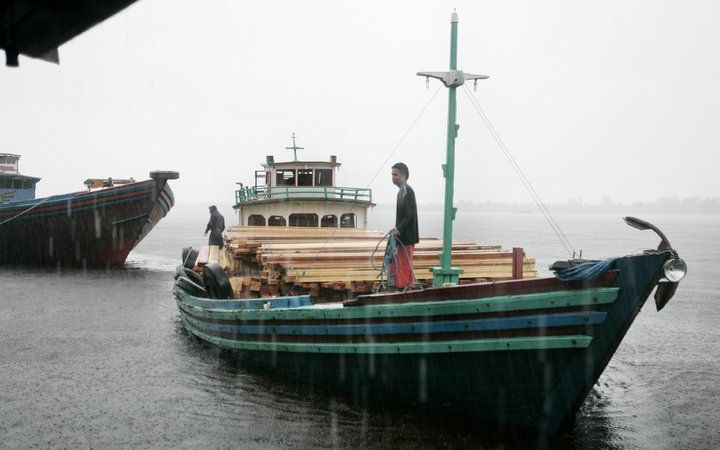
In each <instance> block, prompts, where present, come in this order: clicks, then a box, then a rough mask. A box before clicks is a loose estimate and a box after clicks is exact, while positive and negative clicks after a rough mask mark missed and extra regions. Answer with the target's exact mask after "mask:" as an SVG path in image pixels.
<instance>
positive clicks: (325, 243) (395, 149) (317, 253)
mask: <svg viewBox="0 0 720 450" xmlns="http://www.w3.org/2000/svg"><path fill="white" fill-rule="evenodd" d="M440 88H442V85H440V86H438V88H437V89H436V90H435V92H433V94H432V95H431V96H430V99H429V100H428V101H427V102H426V103H425V106H423V108H422V109H421V110H420V112H419V113H418V115H417V116H416V117H415V119H414V120H413V121H412V123H410V126H409V127H408V129H407V130H406V131H405V133H403V135H402V137H400V140H399V141H398V142H397V143H396V144H395V147H393V149H392V151H390V154H388V156H387V158H385V161H383V163H382V164H381V165H380V167H378V170H377V172H375V175H373V177H372V178H371V179H370V181H369V182H368V184H367V185H366V186H365V189H368V188H369V187H370V186H371V185H372V184H373V182H374V181H375V178H377V176H378V175H379V174H380V172H381V171H382V169H383V167H385V164H387V162H388V161H390V158H392V156H393V155H394V154H395V152H396V151H397V149H398V148H400V145H401V144H402V143H403V141H405V138H406V137H407V136H408V134H410V131H412V129H413V128H414V127H415V125H416V124H417V123H418V121H419V120H420V117H422V115H423V114H424V113H425V111H426V110H427V109H428V106H430V103H432V101H433V99H435V96H436V95H437V93H438V92H440ZM339 229H340V228H335V229H334V230H333V232H332V233H330V236H328V237H327V239H325V242H324V243H323V245H322V247H320V248H319V249H318V251H317V252H316V253H315V256H314V257H313V259H312V261H311V262H310V265H309V266H308V268H309V269H310V268H312V267H313V266H314V265H315V263H316V262H317V257H318V256H319V255H320V252H322V251H323V249H324V248H325V247H326V246H327V244H328V243H329V242H330V239H332V238H333V237H334V236H335V233H337V231H338V230H339ZM383 239H385V237H383ZM381 242H382V239H381ZM378 245H379V244H378ZM371 261H372V257H371ZM304 274H305V273H304V272H303V275H304ZM413 278H415V274H414V272H413ZM295 286H297V281H295V282H293V285H292V286H291V287H290V290H289V291H288V295H291V294H292V291H293V289H295Z"/></svg>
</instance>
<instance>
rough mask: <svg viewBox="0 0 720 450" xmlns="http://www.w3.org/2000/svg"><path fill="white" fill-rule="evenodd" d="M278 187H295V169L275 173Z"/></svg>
mask: <svg viewBox="0 0 720 450" xmlns="http://www.w3.org/2000/svg"><path fill="white" fill-rule="evenodd" d="M275 185H276V186H295V169H283V170H277V171H276V172H275Z"/></svg>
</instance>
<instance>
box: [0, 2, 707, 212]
mask: <svg viewBox="0 0 720 450" xmlns="http://www.w3.org/2000/svg"><path fill="white" fill-rule="evenodd" d="M453 7H457V10H458V13H459V14H460V28H459V30H460V31H459V37H460V45H459V58H458V59H459V68H460V69H462V70H464V71H466V72H471V73H482V74H487V75H490V76H491V78H490V79H489V80H485V81H481V82H480V83H479V85H478V90H477V92H476V93H475V95H476V96H477V98H478V100H479V101H480V103H481V104H482V105H483V108H484V109H485V111H486V112H487V114H488V116H489V117H490V119H491V120H492V121H493V122H494V125H495V127H496V129H497V130H498V131H499V133H500V135H501V136H502V137H503V139H504V140H505V143H506V144H507V145H508V147H509V148H510V150H511V151H512V152H513V153H514V155H515V158H516V159H517V161H518V162H519V163H520V165H521V166H522V167H523V169H524V171H525V173H526V175H527V176H528V178H529V179H530V180H531V181H532V182H533V184H534V186H535V188H536V190H537V191H538V192H539V193H540V195H541V196H542V197H543V199H544V200H545V201H546V202H550V203H552V202H563V201H566V200H567V199H569V198H570V197H577V196H581V197H582V199H583V201H584V202H588V203H596V202H599V201H600V198H601V197H602V196H603V195H607V196H609V197H611V198H612V199H613V200H615V201H622V202H630V201H652V200H654V199H656V198H658V197H662V196H679V197H692V196H700V197H716V196H720V182H719V181H718V176H717V171H718V166H720V156H718V146H719V144H720V127H718V123H720V101H719V100H720V82H718V80H720V27H718V26H717V24H718V23H720V3H718V2H715V1H693V2H681V1H672V2H669V1H662V2H661V1H604V2H593V3H590V2H577V1H569V0H568V1H553V2H548V1H505V2H487V1H482V2H478V1H453V2H446V1H432V2H430V1H423V2H420V1H412V2H411V1H407V2H374V1H363V2H352V3H350V2H337V1H317V2H298V1H295V2H291V1H282V2H281V1H271V2H245V1H242V2H241V1H229V0H226V1H210V0H208V1H197V0H196V1H181V0H140V1H139V2H138V3H137V4H135V5H133V6H131V7H130V8H128V9H127V10H125V11H123V12H121V13H120V14H118V15H117V16H115V17H113V18H111V19H110V20H108V21H106V22H105V23H103V24H101V25H99V26H97V27H95V28H93V29H92V30H90V31H89V32H86V33H85V34H83V35H81V36H80V37H78V38H76V39H75V40H73V41H71V42H69V43H68V44H66V45H65V46H63V47H61V48H60V60H61V65H60V66H55V65H52V64H48V63H44V62H39V61H34V60H31V59H27V58H22V59H21V61H20V68H19V69H11V68H6V67H1V68H0V99H1V100H0V123H2V126H1V128H0V129H1V130H2V143H1V144H0V151H7V152H11V153H20V154H22V155H23V158H22V160H21V170H22V172H23V173H26V174H29V175H34V176H39V177H42V178H43V181H42V182H41V183H40V185H39V195H50V194H57V193H62V192H68V191H73V190H78V189H80V188H81V187H82V184H81V183H82V181H83V180H84V179H85V178H89V177H104V176H114V177H126V176H134V177H136V178H145V177H147V173H148V172H149V171H151V170H153V169H165V170H178V171H180V172H181V179H180V180H178V181H177V182H175V183H174V185H173V188H174V190H175V193H176V198H177V200H178V201H204V200H209V201H218V202H219V201H230V200H232V198H233V191H234V189H235V185H234V181H243V182H245V183H248V182H251V181H252V174H253V171H254V170H255V169H257V168H259V167H258V166H259V164H260V163H261V162H262V161H264V158H265V155H266V154H274V155H275V157H276V160H284V159H287V158H289V156H290V154H289V152H287V151H286V150H284V147H285V146H286V145H289V143H290V140H289V137H290V134H291V133H292V132H293V131H295V132H296V133H297V135H298V136H299V138H300V139H299V144H300V145H302V146H304V147H306V148H307V150H305V151H304V152H303V153H301V155H302V156H303V157H305V158H308V159H318V158H319V159H326V158H327V157H328V156H329V155H330V154H336V155H338V158H339V159H340V161H341V162H342V163H343V166H342V168H341V172H340V183H339V184H340V185H343V186H360V187H363V186H366V185H367V184H368V182H369V181H370V179H371V178H372V176H373V175H374V174H375V172H376V171H377V170H378V168H380V165H381V164H382V162H383V161H384V160H385V158H386V157H387V156H388V154H389V153H390V152H391V151H392V149H393V148H394V146H395V144H396V143H397V142H398V140H399V139H400V137H401V136H402V135H403V134H404V133H405V131H406V130H407V129H408V127H409V125H410V123H411V122H412V121H413V120H414V119H415V117H416V116H417V114H418V113H419V111H420V110H421V109H422V107H423V106H424V105H425V103H426V102H427V101H428V99H429V98H430V97H431V95H432V93H433V92H434V91H435V89H436V87H437V82H434V83H432V82H431V87H430V90H426V89H425V80H424V79H423V78H419V77H416V76H415V72H417V71H419V70H447V67H448V52H449V29H450V25H449V16H450V12H451V11H452V9H453ZM469 87H470V88H471V89H472V85H471V84H470V85H469ZM446 116H447V90H446V89H444V88H443V90H441V91H440V93H438V95H437V97H435V99H434V100H433V102H432V103H431V105H430V106H429V108H428V109H427V111H426V113H425V114H424V115H423V117H422V118H421V119H420V121H419V122H418V123H417V125H416V126H415V128H414V129H413V131H412V132H411V133H410V135H409V136H408V137H407V139H405V141H404V142H403V144H402V145H401V146H400V147H399V148H398V150H397V152H396V153H395V155H394V156H393V157H392V159H391V161H390V163H389V164H386V165H385V166H384V167H383V168H382V172H381V174H380V176H379V177H378V178H377V179H376V181H375V182H374V183H373V185H372V186H371V187H372V188H373V189H374V196H375V200H376V201H378V202H391V201H393V200H394V194H395V193H394V187H393V186H392V185H391V183H390V180H389V166H390V165H391V163H392V162H395V161H399V160H402V161H404V162H406V163H407V164H408V165H409V166H410V171H411V177H410V184H411V185H413V187H414V188H415V190H416V192H417V196H418V201H419V202H420V203H429V202H440V201H441V200H442V186H443V184H442V183H443V181H442V178H441V170H440V165H441V164H442V162H443V159H444V152H445V130H446ZM458 123H459V124H460V135H459V139H458V141H457V152H458V153H457V164H458V168H457V183H456V199H458V200H460V199H466V200H478V201H485V200H491V201H508V202H512V201H519V202H526V201H529V200H530V197H529V196H528V194H527V193H526V192H525V190H524V188H523V187H522V185H521V184H520V182H519V181H518V179H517V177H516V176H515V174H514V173H513V172H512V169H511V168H510V165H509V164H508V163H507V162H506V161H505V159H504V157H503V156H502V153H501V152H500V151H499V150H498V148H497V146H496V144H495V143H494V142H493V141H492V139H491V137H490V134H489V133H488V131H487V130H486V128H485V126H484V125H483V124H482V122H481V121H480V118H479V117H478V116H477V114H476V113H475V111H474V110H473V109H472V108H471V107H470V104H469V102H468V100H467V98H466V97H465V94H464V93H463V92H462V91H459V92H458Z"/></svg>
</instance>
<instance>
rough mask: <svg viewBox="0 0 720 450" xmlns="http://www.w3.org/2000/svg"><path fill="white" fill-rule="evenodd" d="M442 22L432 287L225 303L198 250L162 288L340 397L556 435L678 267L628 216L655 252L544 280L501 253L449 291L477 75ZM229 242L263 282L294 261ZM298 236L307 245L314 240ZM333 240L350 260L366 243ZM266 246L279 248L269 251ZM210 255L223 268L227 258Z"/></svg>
mask: <svg viewBox="0 0 720 450" xmlns="http://www.w3.org/2000/svg"><path fill="white" fill-rule="evenodd" d="M451 22H452V25H451V32H452V34H451V36H452V38H451V70H450V71H449V72H425V73H419V74H420V75H422V76H426V77H433V78H439V79H441V80H442V81H443V83H444V84H445V86H446V87H448V88H449V89H450V102H449V104H450V107H449V120H448V153H447V155H448V156H447V164H446V165H445V167H444V174H445V178H446V180H445V181H446V197H445V200H446V201H445V215H444V218H445V220H444V229H443V239H442V241H441V244H442V250H441V252H440V264H439V266H438V267H432V268H430V270H431V273H432V278H433V280H432V282H433V286H432V287H429V288H425V289H421V290H415V291H409V292H398V293H384V292H380V293H375V294H362V295H356V296H355V297H353V298H351V299H348V300H345V301H336V302H330V303H318V302H317V301H316V300H317V298H316V297H315V296H314V295H313V296H311V295H282V294H287V293H292V291H293V290H294V289H295V288H296V285H297V280H295V279H293V280H288V281H292V287H291V289H290V291H289V292H285V291H284V290H283V291H282V292H278V293H279V294H280V295H278V296H274V297H273V296H271V294H273V293H272V292H271V293H267V292H266V293H264V295H263V293H262V292H255V294H260V295H255V297H260V298H247V297H249V296H247V297H246V298H241V299H235V298H233V297H235V295H234V293H233V288H234V286H233V285H231V281H230V279H229V278H228V276H227V273H226V271H225V270H224V269H223V268H222V267H221V265H220V264H217V263H214V262H210V259H212V258H209V257H208V255H207V254H206V255H205V256H204V261H202V262H203V263H206V264H205V265H204V266H203V267H202V276H200V275H198V273H197V272H195V271H193V270H192V267H193V266H195V256H197V253H193V252H185V253H187V254H189V255H191V256H190V257H185V256H184V266H181V267H179V268H178V272H177V275H176V284H175V287H174V290H173V292H174V295H175V298H176V301H177V305H178V308H179V312H180V317H181V319H182V323H183V325H184V326H185V328H186V329H187V330H188V331H189V332H190V333H192V334H193V335H195V336H197V337H198V338H200V339H202V340H203V341H206V342H208V343H210V344H213V345H215V346H218V347H220V348H223V349H227V350H232V351H234V352H235V354H236V356H237V357H238V358H239V359H240V360H241V361H242V362H243V363H245V364H247V365H250V366H255V367H258V368H260V369H262V370H264V371H267V372H270V373H274V374H277V375H279V376H280V377H282V378H285V379H293V380H299V381H301V382H303V383H309V384H313V385H316V386H319V387H321V388H326V389H332V390H337V391H341V392H349V393H352V394H353V396H354V398H356V399H361V401H365V400H368V401H371V402H373V403H374V404H376V405H378V406H379V407H381V408H389V407H395V406H394V405H397V404H400V405H413V406H421V407H424V408H428V409H430V410H438V411H447V412H451V413H454V414H461V415H463V416H466V417H468V418H470V419H471V420H470V421H469V422H468V423H474V421H475V420H480V421H486V420H489V421H494V422H501V423H506V424H511V425H517V426H523V427H530V428H534V429H538V430H541V431H542V432H545V433H550V434H552V433H556V432H557V431H558V430H560V429H562V428H563V426H565V425H568V424H570V423H572V421H573V419H574V417H575V414H576V413H577V411H578V409H579V408H580V406H581V404H582V403H583V401H584V399H585V398H586V396H587V394H588V393H589V391H590V389H591V388H592V386H593V385H594V384H595V382H596V381H597V380H598V378H599V377H600V375H601V373H602V372H603V370H604V368H605V367H606V366H607V364H608V362H609V361H610V359H611V358H612V356H613V354H614V353H615V350H616V349H617V348H618V346H619V345H620V342H621V341H622V339H623V337H624V336H625V334H626V333H627V331H628V329H629V328H630V326H631V325H632V323H633V321H634V319H635V317H636V316H637V314H638V313H639V312H640V310H641V308H642V306H643V304H644V302H645V301H646V299H647V298H648V296H649V295H650V293H651V292H652V291H653V290H654V289H656V292H655V302H656V305H657V309H658V310H660V309H661V308H662V307H664V306H665V304H666V303H667V302H668V301H669V300H670V298H671V297H672V296H673V294H674V292H675V290H676V288H677V286H678V283H679V281H680V280H681V279H682V278H683V277H684V275H685V273H686V271H687V267H686V265H685V263H684V262H683V261H682V260H681V259H680V258H679V257H678V254H677V252H676V251H674V250H673V249H672V247H671V246H670V243H669V242H668V240H667V238H666V237H665V236H664V235H663V234H662V232H660V230H658V229H657V228H656V227H654V226H653V225H652V224H649V223H647V222H645V221H642V220H640V219H635V218H632V217H627V218H625V221H626V222H627V223H628V224H629V225H631V226H633V227H635V228H638V229H641V230H647V229H650V230H653V231H655V232H656V233H657V234H658V235H659V236H660V238H661V243H660V246H659V247H658V248H657V249H656V250H646V251H644V252H643V253H641V254H634V255H630V256H624V257H618V258H611V259H608V260H604V261H583V260H576V259H574V258H573V259H571V260H567V261H558V262H557V263H555V264H553V266H552V267H551V269H552V270H553V271H555V276H553V277H543V278H537V277H535V276H534V274H533V277H532V278H524V277H522V267H523V265H524V263H525V260H524V257H522V252H513V253H515V257H513V258H512V260H511V261H512V263H511V264H512V267H513V270H512V272H511V273H512V274H514V275H515V276H511V277H503V278H504V279H499V280H495V281H491V282H478V281H479V280H472V281H471V282H470V283H469V284H464V285H463V284H462V279H461V275H462V274H463V269H464V267H463V265H462V264H458V265H457V267H453V266H452V265H451V258H454V257H455V256H457V259H458V261H462V258H461V256H460V255H461V253H462V251H456V252H454V253H453V252H452V251H451V250H453V243H452V239H451V237H452V221H453V218H454V208H453V204H452V200H453V197H452V191H453V171H454V144H455V136H456V133H457V125H456V124H455V89H456V88H457V87H459V86H462V84H463V83H464V81H465V80H473V79H475V80H477V79H483V78H486V77H484V76H481V75H470V74H464V73H463V72H461V71H458V70H457V69H456V39H457V15H456V14H453V17H452V21H451ZM288 192H289V191H288ZM261 195H264V194H261ZM243 198H245V197H243ZM233 233H238V230H233V231H231V232H230V233H229V234H230V235H231V236H229V243H230V244H231V245H230V253H231V254H232V255H234V256H235V257H237V254H238V253H240V254H241V255H243V256H242V258H246V257H247V258H249V259H250V260H253V259H255V260H257V259H258V258H259V259H260V260H261V261H265V262H267V264H268V266H263V267H262V269H263V270H267V271H268V273H267V274H264V276H268V277H269V276H270V274H269V271H271V270H272V264H273V263H274V262H278V261H284V260H285V259H286V258H289V259H290V260H293V264H294V263H295V262H296V261H295V257H294V256H292V255H293V254H295V255H301V254H302V253H303V248H302V245H303V244H302V243H301V244H298V243H294V244H289V245H294V246H295V247H292V248H290V247H288V244H282V242H280V241H277V240H275V241H272V242H269V243H268V241H267V236H266V235H259V236H254V235H252V233H250V234H249V235H247V236H244V237H242V238H238V236H237V235H233ZM375 238H377V236H375ZM309 239H310V240H311V242H310V244H309V245H318V242H320V243H321V244H322V242H323V241H322V239H321V240H320V241H312V238H309ZM325 244H327V241H326V242H325ZM265 245H268V247H267V248H265V250H263V248H264V247H263V246H265ZM298 245H300V247H298ZM323 245H324V244H323ZM333 245H337V247H336V248H338V249H342V251H343V252H346V253H351V252H353V251H355V250H356V249H357V247H359V248H363V247H364V246H366V245H367V244H366V243H362V242H361V243H360V244H358V245H357V246H354V245H348V243H345V242H341V241H337V242H334V243H333ZM274 246H279V247H280V248H281V249H283V250H282V251H281V252H280V256H278V255H277V254H274V253H273V251H272V250H273V248H274ZM313 251H317V250H313ZM206 253H208V252H206ZM215 253H216V255H217V254H218V251H217V249H216V251H215ZM220 254H221V255H222V253H220ZM311 254H312V252H311ZM288 255H290V256H288ZM303 258H304V259H310V261H313V260H316V259H313V257H312V256H303ZM303 258H297V259H303ZM348 258H350V257H348ZM215 259H216V260H222V265H223V266H224V267H226V268H227V267H230V266H231V264H230V263H228V260H227V258H218V257H216V258H215ZM350 259H351V258H350ZM333 264H337V262H336V261H334V260H330V261H329V262H327V268H330V269H332V267H333ZM230 270H232V269H230ZM336 270H338V271H340V270H341V266H340V265H337V266H336ZM518 271H519V272H520V274H521V275H520V276H519V277H518V276H517V272H518ZM303 273H307V270H305V269H303V270H300V271H299V273H294V274H292V275H288V273H287V272H285V273H284V274H281V276H282V277H284V276H294V277H297V276H301V275H302V274H303ZM323 275H324V276H327V274H326V273H323ZM508 278H515V279H508ZM466 281H467V280H466ZM257 284H260V283H257ZM311 284H312V283H311ZM260 289H261V286H258V291H259V290H260ZM251 291H253V289H251ZM236 292H237V291H236ZM240 293H241V294H246V292H245V291H241V292H240ZM263 297H264V298H263ZM391 405H393V406H391Z"/></svg>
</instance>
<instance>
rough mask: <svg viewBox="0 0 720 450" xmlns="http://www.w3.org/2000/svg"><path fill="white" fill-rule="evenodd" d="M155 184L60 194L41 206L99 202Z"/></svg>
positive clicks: (26, 203)
mask: <svg viewBox="0 0 720 450" xmlns="http://www.w3.org/2000/svg"><path fill="white" fill-rule="evenodd" d="M154 183H155V182H154V181H152V180H149V181H141V182H139V184H137V185H134V186H128V187H119V188H115V189H112V190H109V191H98V192H92V193H89V192H88V191H78V192H72V193H69V194H62V195H58V196H56V197H55V198H53V199H52V200H48V201H47V202H46V203H44V204H43V206H49V205H54V204H56V203H64V202H67V201H68V200H71V201H85V200H87V199H93V200H96V201H97V200H101V199H103V198H105V197H109V196H113V195H118V194H126V193H128V192H134V191H140V190H143V189H147V188H149V187H151V186H152V185H153V184H154ZM47 198H48V197H43V198H37V199H34V200H23V201H19V202H11V203H7V204H4V205H1V206H0V211H1V210H3V209H13V208H20V207H23V206H32V205H34V204H35V203H39V202H42V201H43V200H45V199H47Z"/></svg>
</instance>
